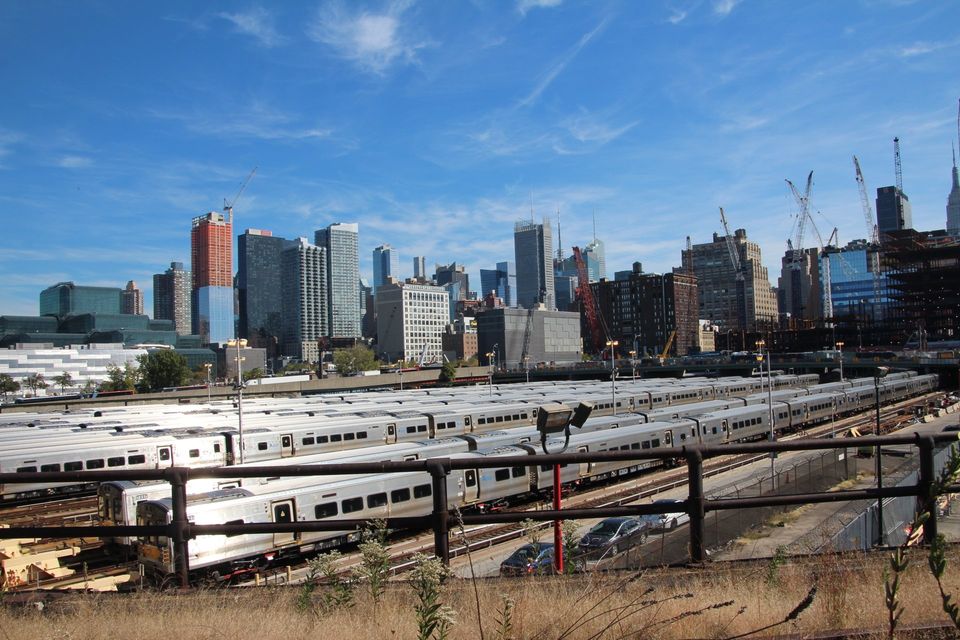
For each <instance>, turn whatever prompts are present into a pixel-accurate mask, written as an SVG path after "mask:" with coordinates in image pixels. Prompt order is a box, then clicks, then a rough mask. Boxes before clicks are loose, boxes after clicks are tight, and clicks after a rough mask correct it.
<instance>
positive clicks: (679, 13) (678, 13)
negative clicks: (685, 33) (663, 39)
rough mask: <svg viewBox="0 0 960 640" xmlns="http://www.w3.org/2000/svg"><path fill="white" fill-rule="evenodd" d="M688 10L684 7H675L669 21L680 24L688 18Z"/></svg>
mask: <svg viewBox="0 0 960 640" xmlns="http://www.w3.org/2000/svg"><path fill="white" fill-rule="evenodd" d="M688 14H689V12H688V11H684V10H683V9H674V10H673V13H671V14H670V17H668V18H667V22H669V23H670V24H680V23H681V22H683V21H684V20H686V19H687V15H688Z"/></svg>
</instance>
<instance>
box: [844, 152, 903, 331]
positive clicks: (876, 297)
mask: <svg viewBox="0 0 960 640" xmlns="http://www.w3.org/2000/svg"><path fill="white" fill-rule="evenodd" d="M895 144H896V146H897V152H896V156H897V161H896V163H897V167H898V171H897V189H900V183H901V180H900V177H899V176H900V172H899V167H900V151H899V144H900V143H899V142H895ZM853 167H854V169H855V170H856V172H857V186H858V187H859V188H860V206H861V207H862V208H863V217H864V220H865V221H866V223H867V241H868V242H869V243H870V247H869V248H868V249H867V261H868V263H869V264H870V271H872V272H873V304H874V312H876V309H877V308H878V307H879V304H880V230H879V228H878V227H877V225H876V224H874V222H873V209H872V208H871V207H870V197H869V196H868V195H867V183H866V182H865V181H864V179H863V172H862V171H860V161H859V160H857V156H853ZM896 196H897V202H898V204H897V208H898V209H899V207H900V205H899V202H900V194H899V193H898V194H896ZM870 249H873V254H872V255H871V254H870Z"/></svg>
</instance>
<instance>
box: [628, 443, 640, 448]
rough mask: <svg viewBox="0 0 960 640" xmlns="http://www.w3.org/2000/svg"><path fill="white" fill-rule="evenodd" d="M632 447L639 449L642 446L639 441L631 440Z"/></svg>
mask: <svg viewBox="0 0 960 640" xmlns="http://www.w3.org/2000/svg"><path fill="white" fill-rule="evenodd" d="M630 448H631V449H639V448H640V443H639V442H631V443H630Z"/></svg>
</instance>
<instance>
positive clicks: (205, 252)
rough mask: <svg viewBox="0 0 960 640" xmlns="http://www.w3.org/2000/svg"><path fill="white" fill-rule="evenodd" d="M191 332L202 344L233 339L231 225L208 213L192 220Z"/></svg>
mask: <svg viewBox="0 0 960 640" xmlns="http://www.w3.org/2000/svg"><path fill="white" fill-rule="evenodd" d="M190 257H191V260H192V274H193V332H194V333H195V334H197V335H199V336H200V339H201V341H202V342H203V344H211V343H225V342H226V341H227V340H230V339H231V338H233V337H235V336H236V331H235V327H234V317H233V222H232V220H231V219H230V218H228V217H227V216H224V215H223V214H222V213H217V212H215V211H211V212H210V213H207V214H205V215H202V216H198V217H196V218H194V219H193V223H192V228H191V230H190Z"/></svg>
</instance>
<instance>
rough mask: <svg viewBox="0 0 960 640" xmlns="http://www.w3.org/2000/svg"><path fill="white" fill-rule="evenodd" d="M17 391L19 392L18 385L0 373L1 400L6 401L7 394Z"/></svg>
mask: <svg viewBox="0 0 960 640" xmlns="http://www.w3.org/2000/svg"><path fill="white" fill-rule="evenodd" d="M17 391H20V383H19V382H17V381H16V380H14V379H13V378H11V377H10V376H9V375H7V374H6V373H0V394H3V399H4V400H6V399H7V394H10V393H16V392H17Z"/></svg>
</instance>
